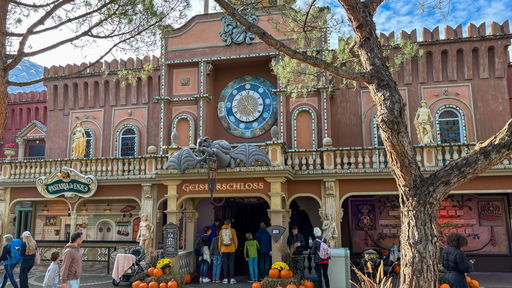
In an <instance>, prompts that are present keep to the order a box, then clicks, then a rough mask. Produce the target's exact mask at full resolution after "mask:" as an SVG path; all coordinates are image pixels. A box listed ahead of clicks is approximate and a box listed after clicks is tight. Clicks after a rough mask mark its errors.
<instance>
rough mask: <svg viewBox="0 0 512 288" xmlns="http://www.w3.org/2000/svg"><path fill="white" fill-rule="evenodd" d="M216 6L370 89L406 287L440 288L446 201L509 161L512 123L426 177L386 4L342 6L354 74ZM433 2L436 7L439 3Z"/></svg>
mask: <svg viewBox="0 0 512 288" xmlns="http://www.w3.org/2000/svg"><path fill="white" fill-rule="evenodd" d="M215 1H216V2H217V4H219V6H220V7H221V8H223V9H224V10H225V11H226V13H227V14H228V15H230V16H231V17H232V18H234V19H235V20H237V21H238V22H239V23H240V24H241V25H242V26H244V27H245V29H246V30H247V31H249V32H252V33H254V34H255V35H256V36H258V37H259V38H260V39H261V40H262V41H263V42H265V43H266V44H267V45H268V46H270V47H272V48H274V49H275V50H277V51H279V52H281V53H282V54H284V55H286V56H288V57H290V58H291V59H295V60H297V61H300V62H303V63H306V64H308V65H311V66H314V67H316V68H318V69H321V70H323V71H326V72H328V73H330V74H332V75H334V76H335V77H339V78H342V79H349V80H353V81H357V82H360V83H364V84H365V85H366V86H367V87H368V89H369V91H370V93H371V96H372V99H373V101H374V102H375V104H376V106H377V121H378V128H379V131H380V134H381V137H382V141H383V143H384V146H385V148H386V151H387V156H388V159H389V163H390V168H391V173H392V175H393V176H394V178H395V180H396V183H397V186H398V191H399V199H400V206H401V209H400V216H401V222H402V226H401V236H400V244H401V265H402V269H401V277H400V284H401V287H407V288H419V287H436V285H437V279H438V275H437V273H438V271H437V270H438V259H439V245H438V244H439V243H438V238H437V231H438V223H437V219H438V211H439V208H440V206H441V201H442V200H443V199H444V198H445V197H446V196H447V195H448V193H449V192H450V190H452V189H453V188H454V187H456V186H458V185H460V184H462V183H464V182H466V181H468V180H469V179H471V178H473V177H475V176H477V175H478V174H480V173H482V172H484V171H485V170H487V169H489V168H491V167H493V166H494V165H496V164H498V163H499V162H500V161H501V160H503V159H504V158H505V157H506V156H508V154H509V153H510V152H511V151H512V120H511V121H509V122H508V123H507V124H506V125H505V127H504V128H503V129H502V130H501V131H499V132H498V133H497V134H496V135H494V136H493V137H491V138H490V139H488V140H487V141H486V142H485V143H483V144H481V145H478V146H477V148H476V149H475V150H474V151H472V152H471V153H469V154H468V155H467V156H465V157H463V158H460V159H458V160H456V161H452V162H450V163H448V164H447V165H445V166H444V167H442V168H440V169H439V170H437V171H434V172H433V173H432V174H431V175H429V176H424V175H423V174H422V173H421V171H420V167H419V166H418V163H417V162H416V159H415V156H414V155H415V153H414V147H413V146H412V144H411V139H410V137H409V133H408V129H407V125H408V124H407V120H406V112H405V103H404V100H403V99H402V97H401V95H400V93H399V92H398V88H397V85H396V83H395V81H394V80H393V78H392V74H391V72H390V68H389V66H388V63H387V61H386V58H385V55H384V52H383V51H384V49H383V47H382V46H381V43H380V42H379V39H378V37H377V33H376V26H375V22H374V19H373V17H374V15H375V13H376V10H377V8H378V7H379V5H380V4H381V3H382V2H383V0H366V1H362V0H338V2H339V3H340V4H341V6H342V7H343V9H344V10H345V12H346V15H347V18H348V21H349V23H350V25H351V27H352V30H353V37H354V38H353V40H354V43H353V44H354V45H350V47H351V49H353V50H354V51H356V52H357V55H358V58H359V59H358V61H359V63H360V67H359V68H360V69H349V68H350V67H351V66H348V67H347V66H346V65H345V64H344V63H345V62H339V61H338V59H336V58H332V59H331V60H329V59H326V58H325V57H321V56H320V55H315V54H314V53H310V52H308V51H304V50H301V49H296V48H294V47H292V46H291V44H289V42H287V43H283V42H282V41H279V40H277V39H276V38H274V37H273V36H272V35H270V34H269V33H268V32H266V31H265V30H263V29H262V28H260V27H259V26H257V25H255V24H253V23H251V22H250V21H248V20H247V19H246V18H244V15H242V14H240V13H239V12H238V11H237V9H235V8H234V7H233V6H232V5H231V3H229V2H228V1H226V0H215ZM430 2H432V3H435V0H430ZM443 2H444V1H443ZM306 7H308V5H306ZM306 11H307V10H306ZM306 17H307V16H306ZM314 20H315V21H318V19H314ZM305 27H306V26H305ZM303 32H304V33H305V32H306V30H304V31H303Z"/></svg>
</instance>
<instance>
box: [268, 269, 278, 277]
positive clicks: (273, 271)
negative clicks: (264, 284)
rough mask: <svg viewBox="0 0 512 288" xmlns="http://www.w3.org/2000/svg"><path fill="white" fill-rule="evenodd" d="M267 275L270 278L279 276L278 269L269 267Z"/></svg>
mask: <svg viewBox="0 0 512 288" xmlns="http://www.w3.org/2000/svg"><path fill="white" fill-rule="evenodd" d="M268 277H270V278H272V279H277V278H279V270H277V269H270V271H268Z"/></svg>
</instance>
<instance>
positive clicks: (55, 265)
mask: <svg viewBox="0 0 512 288" xmlns="http://www.w3.org/2000/svg"><path fill="white" fill-rule="evenodd" d="M50 260H52V264H50V266H49V267H48V270H46V275H44V281H43V288H57V287H58V286H59V260H60V253H59V252H58V251H55V252H52V255H51V256H50Z"/></svg>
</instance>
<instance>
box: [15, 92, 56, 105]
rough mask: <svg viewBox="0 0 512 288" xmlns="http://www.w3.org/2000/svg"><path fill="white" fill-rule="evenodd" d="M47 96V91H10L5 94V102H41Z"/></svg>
mask: <svg viewBox="0 0 512 288" xmlns="http://www.w3.org/2000/svg"><path fill="white" fill-rule="evenodd" d="M47 98H48V93H47V91H46V90H45V91H32V92H19V93H12V94H9V95H8V96H7V103H9V104H14V103H30V102H43V101H46V100H47Z"/></svg>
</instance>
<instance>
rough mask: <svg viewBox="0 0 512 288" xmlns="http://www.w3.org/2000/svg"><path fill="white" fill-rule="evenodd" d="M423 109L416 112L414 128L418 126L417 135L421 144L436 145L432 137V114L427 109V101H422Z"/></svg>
mask: <svg viewBox="0 0 512 288" xmlns="http://www.w3.org/2000/svg"><path fill="white" fill-rule="evenodd" d="M420 103H421V107H420V108H419V109H418V111H417V112H416V117H415V118H414V126H416V134H417V135H418V140H419V141H420V143H421V144H434V138H433V136H432V122H433V120H432V114H431V113H430V109H428V108H427V101H425V100H422V101H421V102H420Z"/></svg>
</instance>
